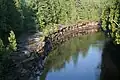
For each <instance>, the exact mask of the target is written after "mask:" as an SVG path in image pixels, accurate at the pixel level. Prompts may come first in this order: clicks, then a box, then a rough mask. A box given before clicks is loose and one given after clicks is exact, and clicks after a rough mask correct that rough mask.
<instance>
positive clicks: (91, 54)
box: [40, 33, 104, 80]
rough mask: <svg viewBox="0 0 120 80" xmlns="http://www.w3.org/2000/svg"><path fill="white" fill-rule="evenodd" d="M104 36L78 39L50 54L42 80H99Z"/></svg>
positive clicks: (98, 35)
mask: <svg viewBox="0 0 120 80" xmlns="http://www.w3.org/2000/svg"><path fill="white" fill-rule="evenodd" d="M102 36H103V35H102V34H100V33H97V34H94V35H87V36H84V37H76V38H73V39H71V40H69V41H68V42H65V43H64V44H62V45H60V46H58V48H57V49H56V50H54V51H52V52H51V53H50V55H49V57H48V59H47V62H46V65H45V70H44V72H43V75H42V76H40V80H99V77H100V71H101V70H100V63H101V54H102V49H103V44H104V38H103V37H102Z"/></svg>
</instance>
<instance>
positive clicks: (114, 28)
mask: <svg viewBox="0 0 120 80" xmlns="http://www.w3.org/2000/svg"><path fill="white" fill-rule="evenodd" d="M119 24H120V1H119V0H110V1H109V4H107V5H106V6H105V9H104V11H103V13H102V27H103V29H104V30H110V31H111V32H109V36H111V37H112V38H113V39H114V43H115V44H120V25H119Z"/></svg>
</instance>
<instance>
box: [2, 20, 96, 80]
mask: <svg viewBox="0 0 120 80" xmlns="http://www.w3.org/2000/svg"><path fill="white" fill-rule="evenodd" d="M97 30H98V27H97V23H95V22H93V23H89V22H88V23H79V24H75V25H72V26H68V27H64V26H62V25H59V30H58V31H56V32H54V33H52V34H49V35H48V36H47V37H45V39H44V41H42V42H41V39H40V37H41V36H43V33H42V32H37V33H32V34H31V33H26V34H23V35H21V37H20V38H19V39H18V41H17V42H18V50H17V51H16V52H14V53H12V54H11V55H10V59H9V60H11V62H12V64H13V66H10V68H12V69H13V70H12V71H11V72H10V74H9V75H8V76H10V77H7V78H6V79H4V80H37V77H39V76H40V75H41V74H42V72H43V69H44V63H45V60H46V58H47V56H48V53H49V52H50V51H51V50H52V49H54V48H55V46H56V45H58V44H61V43H62V42H64V41H66V40H69V38H71V37H75V36H81V35H84V34H89V33H93V32H97Z"/></svg>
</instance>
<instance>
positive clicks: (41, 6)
mask: <svg viewBox="0 0 120 80" xmlns="http://www.w3.org/2000/svg"><path fill="white" fill-rule="evenodd" d="M0 12H1V14H0V62H1V63H0V67H1V68H2V69H4V68H5V67H4V66H3V65H5V63H4V62H5V60H6V58H7V56H9V54H11V53H12V52H13V51H16V50H17V42H18V38H19V37H20V36H21V35H22V34H26V33H29V32H30V33H35V32H43V33H44V34H45V36H46V35H48V34H49V33H51V32H53V31H54V30H56V29H57V26H56V25H58V24H62V25H70V24H73V23H76V22H80V21H81V22H82V21H98V22H100V26H101V30H102V31H103V32H104V33H105V34H106V36H107V37H109V38H111V39H112V40H113V42H114V43H115V44H116V45H118V44H120V0H0ZM0 73H1V71H0Z"/></svg>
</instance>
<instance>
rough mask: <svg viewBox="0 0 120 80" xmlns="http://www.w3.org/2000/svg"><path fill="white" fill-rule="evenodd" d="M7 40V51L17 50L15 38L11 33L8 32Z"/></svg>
mask: <svg viewBox="0 0 120 80" xmlns="http://www.w3.org/2000/svg"><path fill="white" fill-rule="evenodd" d="M8 40H9V49H11V50H14V51H15V50H16V49H17V47H16V46H17V43H16V38H15V34H14V32H13V31H10V37H8Z"/></svg>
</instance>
